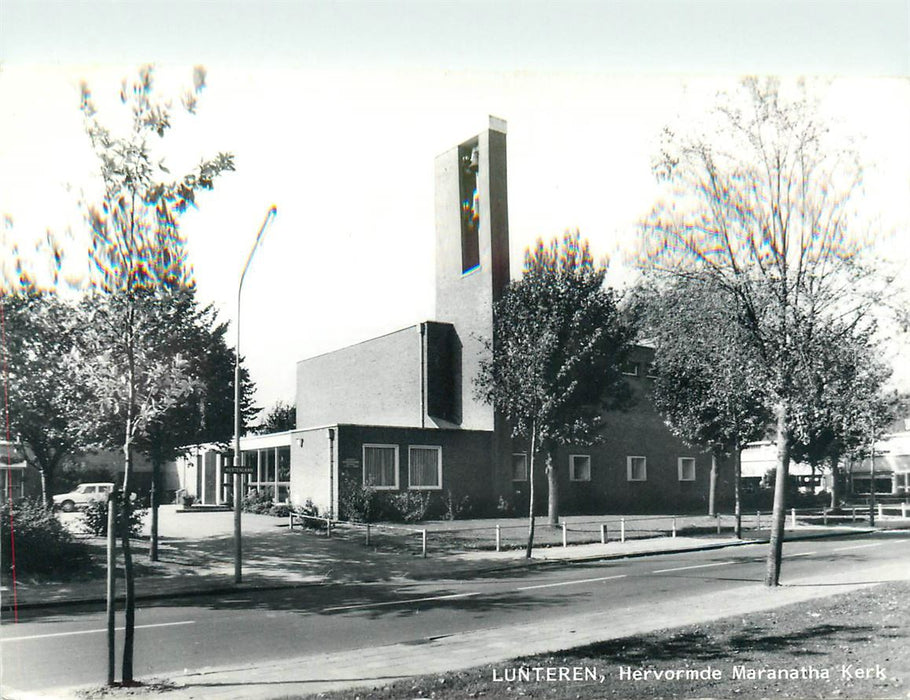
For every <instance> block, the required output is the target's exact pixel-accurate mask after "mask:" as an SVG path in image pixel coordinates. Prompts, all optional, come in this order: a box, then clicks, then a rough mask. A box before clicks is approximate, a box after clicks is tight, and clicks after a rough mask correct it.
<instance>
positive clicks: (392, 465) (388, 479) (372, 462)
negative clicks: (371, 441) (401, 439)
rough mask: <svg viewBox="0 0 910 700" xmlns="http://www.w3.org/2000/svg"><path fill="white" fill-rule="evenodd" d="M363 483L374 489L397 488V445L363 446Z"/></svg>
mask: <svg viewBox="0 0 910 700" xmlns="http://www.w3.org/2000/svg"><path fill="white" fill-rule="evenodd" d="M363 483H364V485H372V486H373V488H376V489H397V488H398V445H364V446H363Z"/></svg>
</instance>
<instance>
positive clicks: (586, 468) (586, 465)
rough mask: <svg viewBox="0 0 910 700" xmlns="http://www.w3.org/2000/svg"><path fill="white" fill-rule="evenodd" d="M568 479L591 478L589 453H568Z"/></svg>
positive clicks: (583, 479) (585, 479)
mask: <svg viewBox="0 0 910 700" xmlns="http://www.w3.org/2000/svg"><path fill="white" fill-rule="evenodd" d="M569 479H571V480H572V481H590V480H591V457H590V455H569Z"/></svg>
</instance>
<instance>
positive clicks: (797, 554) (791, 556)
mask: <svg viewBox="0 0 910 700" xmlns="http://www.w3.org/2000/svg"><path fill="white" fill-rule="evenodd" d="M810 554H818V552H797V553H796V554H787V555H786V556H785V557H784V559H792V558H793V557H808V556H809V555H810Z"/></svg>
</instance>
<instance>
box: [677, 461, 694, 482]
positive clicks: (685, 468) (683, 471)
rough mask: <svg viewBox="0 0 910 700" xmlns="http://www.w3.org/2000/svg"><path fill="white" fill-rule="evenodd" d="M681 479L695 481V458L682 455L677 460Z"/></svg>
mask: <svg viewBox="0 0 910 700" xmlns="http://www.w3.org/2000/svg"><path fill="white" fill-rule="evenodd" d="M677 465H678V470H679V480H680V481H695V458H694V457H680V458H679V460H678V461H677Z"/></svg>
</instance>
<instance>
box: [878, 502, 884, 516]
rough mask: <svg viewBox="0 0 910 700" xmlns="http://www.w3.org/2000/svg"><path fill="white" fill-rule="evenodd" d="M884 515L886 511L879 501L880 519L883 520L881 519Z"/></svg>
mask: <svg viewBox="0 0 910 700" xmlns="http://www.w3.org/2000/svg"><path fill="white" fill-rule="evenodd" d="M884 517H885V513H884V511H883V509H882V504H881V503H879V504H878V519H879V520H881V519H882V518H884Z"/></svg>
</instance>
